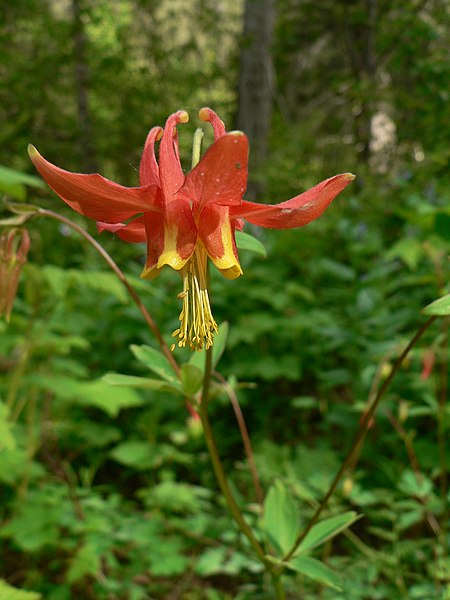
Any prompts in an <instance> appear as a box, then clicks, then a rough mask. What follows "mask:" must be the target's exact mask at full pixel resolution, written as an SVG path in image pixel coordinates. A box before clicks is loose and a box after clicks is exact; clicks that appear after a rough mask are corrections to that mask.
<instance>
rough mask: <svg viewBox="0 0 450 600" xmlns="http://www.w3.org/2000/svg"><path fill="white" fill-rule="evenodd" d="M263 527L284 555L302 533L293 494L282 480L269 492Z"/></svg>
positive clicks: (262, 522) (273, 485)
mask: <svg viewBox="0 0 450 600" xmlns="http://www.w3.org/2000/svg"><path fill="white" fill-rule="evenodd" d="M261 526H262V529H263V530H264V532H265V533H266V534H267V537H268V538H269V540H270V542H271V543H272V544H273V545H274V546H275V547H276V548H277V550H279V551H280V552H281V553H282V554H286V553H287V552H289V550H291V549H292V546H293V545H294V542H295V540H296V539H297V536H298V534H299V532H300V517H299V511H298V508H297V505H296V503H295V500H294V498H293V496H292V494H291V492H290V491H289V489H288V488H287V487H286V486H285V485H284V483H283V482H282V481H280V480H276V481H275V483H273V484H272V485H271V487H270V488H269V491H268V492H267V496H266V498H265V501H264V513H263V518H262V521H261Z"/></svg>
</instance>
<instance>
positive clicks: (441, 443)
mask: <svg viewBox="0 0 450 600" xmlns="http://www.w3.org/2000/svg"><path fill="white" fill-rule="evenodd" d="M449 322H450V319H449V318H448V317H444V318H443V319H442V321H441V326H442V342H441V346H440V353H439V362H440V369H439V375H438V377H439V383H438V398H439V407H438V424H437V425H438V431H437V436H438V448H439V466H440V477H439V479H440V486H441V498H442V504H443V515H442V529H443V533H444V535H443V538H444V539H445V535H446V533H447V523H448V509H449V506H448V493H447V492H448V475H447V458H446V457H447V452H446V447H445V446H446V444H445V404H446V400H447V391H448V341H449Z"/></svg>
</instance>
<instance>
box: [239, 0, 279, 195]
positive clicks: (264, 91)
mask: <svg viewBox="0 0 450 600" xmlns="http://www.w3.org/2000/svg"><path fill="white" fill-rule="evenodd" d="M274 25H275V0H246V2H245V12H244V36H243V40H242V47H241V59H240V71H239V89H238V92H239V95H238V112H237V127H238V129H241V130H242V131H244V132H245V133H246V134H247V136H248V138H249V141H250V149H251V151H250V169H251V173H257V172H258V169H259V168H260V167H261V165H262V163H263V161H264V159H265V158H266V155H267V141H268V135H269V130H270V121H271V116H272V106H273V87H274V85H273V82H274V71H273V62H272V53H271V45H272V39H273V31H274ZM263 189H264V185H263V184H262V182H261V181H258V180H257V179H256V180H252V179H251V180H250V182H249V187H248V190H247V194H246V197H247V198H248V199H254V198H255V197H256V196H258V195H260V194H261V193H262V192H263Z"/></svg>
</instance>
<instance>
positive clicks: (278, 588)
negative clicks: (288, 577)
mask: <svg viewBox="0 0 450 600" xmlns="http://www.w3.org/2000/svg"><path fill="white" fill-rule="evenodd" d="M272 582H273V589H274V590H275V598H276V600H286V594H285V591H284V587H283V584H282V582H281V576H280V575H278V576H276V575H272Z"/></svg>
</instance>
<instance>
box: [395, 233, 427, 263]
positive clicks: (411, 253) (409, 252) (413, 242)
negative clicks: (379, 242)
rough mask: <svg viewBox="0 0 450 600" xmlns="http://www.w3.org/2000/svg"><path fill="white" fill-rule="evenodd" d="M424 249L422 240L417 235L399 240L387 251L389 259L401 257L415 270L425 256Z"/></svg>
mask: <svg viewBox="0 0 450 600" xmlns="http://www.w3.org/2000/svg"><path fill="white" fill-rule="evenodd" d="M424 253H425V252H424V249H423V245H422V243H421V242H419V240H418V239H416V238H415V237H408V238H403V239H401V240H398V242H396V243H395V244H394V245H393V246H391V248H389V250H388V251H387V252H386V254H385V257H386V258H387V260H392V259H394V258H399V259H400V260H402V261H403V262H404V263H406V264H407V265H408V267H409V268H410V269H411V270H415V269H416V268H417V266H418V264H419V261H420V260H421V258H422V257H423V256H424Z"/></svg>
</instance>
